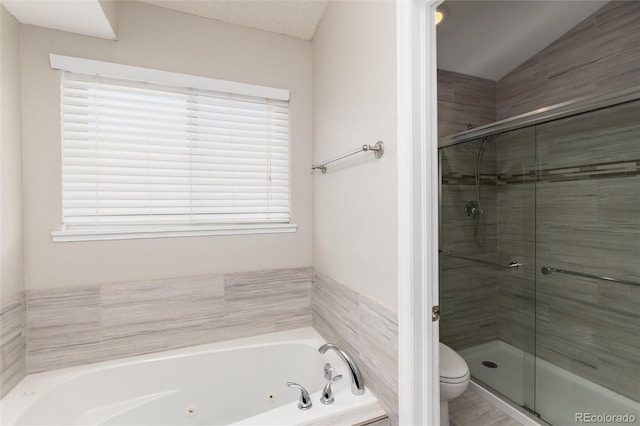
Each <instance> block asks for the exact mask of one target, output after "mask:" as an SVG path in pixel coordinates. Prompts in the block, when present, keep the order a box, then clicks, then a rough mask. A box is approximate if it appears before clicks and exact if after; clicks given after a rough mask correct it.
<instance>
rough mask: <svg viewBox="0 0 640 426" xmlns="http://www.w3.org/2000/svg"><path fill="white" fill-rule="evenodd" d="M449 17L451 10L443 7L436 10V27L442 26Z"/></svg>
mask: <svg viewBox="0 0 640 426" xmlns="http://www.w3.org/2000/svg"><path fill="white" fill-rule="evenodd" d="M448 15H449V9H448V8H447V7H446V6H444V5H442V6H440V7H439V8H437V9H436V25H440V24H442V23H443V22H444V21H445V20H446V19H447V17H448Z"/></svg>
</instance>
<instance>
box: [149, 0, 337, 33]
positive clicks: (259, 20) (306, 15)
mask: <svg viewBox="0 0 640 426" xmlns="http://www.w3.org/2000/svg"><path fill="white" fill-rule="evenodd" d="M139 1H141V2H143V3H149V4H152V5H155V6H160V7H166V8H168V9H173V10H177V11H180V12H185V13H190V14H192V15H198V16H202V17H205V18H211V19H216V20H218V21H223V22H228V23H231V24H237V25H243V26H246V27H252V28H258V29H261V30H265V31H271V32H274V33H278V34H284V35H288V36H292V37H296V38H300V39H302V40H311V38H313V34H314V33H315V31H316V26H317V25H318V22H319V21H320V18H322V14H323V13H324V8H325V6H326V5H327V0H296V1H293V0H257V1H256V0H231V1H230V0H139Z"/></svg>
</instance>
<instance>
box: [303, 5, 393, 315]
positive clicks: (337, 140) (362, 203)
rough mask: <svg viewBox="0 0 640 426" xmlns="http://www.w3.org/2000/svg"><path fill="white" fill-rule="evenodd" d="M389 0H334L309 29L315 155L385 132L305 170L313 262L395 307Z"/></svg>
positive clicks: (330, 153) (334, 151)
mask: <svg viewBox="0 0 640 426" xmlns="http://www.w3.org/2000/svg"><path fill="white" fill-rule="evenodd" d="M395 40H396V35H395V3H394V2H392V1H359V2H352V1H332V2H329V4H328V5H327V8H326V10H325V14H324V17H323V18H322V20H321V21H320V24H319V26H318V29H317V31H316V35H315V37H314V39H313V42H312V46H313V159H314V162H318V161H322V160H325V159H327V158H329V157H332V156H334V155H337V154H341V153H343V152H346V151H349V150H352V149H354V148H356V147H358V146H361V145H363V144H374V143H375V142H376V141H377V140H382V141H384V142H385V147H386V151H385V154H384V156H383V157H382V158H381V159H379V160H377V159H375V158H374V157H373V154H371V153H362V154H358V155H357V156H353V157H350V158H348V159H345V160H342V161H340V162H338V163H335V164H332V165H330V166H329V168H328V171H327V173H326V174H321V173H320V172H319V171H317V172H315V173H314V177H313V206H314V207H313V221H314V226H313V266H314V270H315V271H316V272H320V273H323V274H326V275H328V276H330V277H331V278H333V279H334V280H336V281H338V282H340V283H343V284H345V285H348V286H350V287H352V288H353V289H355V290H357V291H358V292H359V293H362V294H366V295H368V296H370V297H372V298H374V299H377V300H378V301H380V302H382V303H384V304H385V305H387V306H389V307H390V308H392V309H394V310H397V260H396V257H397V241H396V238H397V215H396V209H397V201H396V197H397V188H396V184H397V176H396V175H397V166H396V132H397V124H396V47H395V43H396V41H395Z"/></svg>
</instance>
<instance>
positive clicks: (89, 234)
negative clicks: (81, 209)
mask: <svg viewBox="0 0 640 426" xmlns="http://www.w3.org/2000/svg"><path fill="white" fill-rule="evenodd" d="M297 229H298V225H295V224H292V223H274V224H255V225H217V226H209V227H199V228H184V227H182V228H164V229H144V228H139V229H125V230H123V229H117V230H115V229H114V230H107V229H105V230H93V229H92V230H67V231H53V232H52V233H51V237H52V239H53V242H55V243H64V242H71V241H108V240H131V239H146V238H175V237H205V236H211V235H251V234H279V233H290V232H296V231H297Z"/></svg>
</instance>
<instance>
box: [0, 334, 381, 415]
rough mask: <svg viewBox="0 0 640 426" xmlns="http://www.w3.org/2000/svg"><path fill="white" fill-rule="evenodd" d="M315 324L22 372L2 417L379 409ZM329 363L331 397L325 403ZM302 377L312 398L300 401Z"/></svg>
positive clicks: (4, 402)
mask: <svg viewBox="0 0 640 426" xmlns="http://www.w3.org/2000/svg"><path fill="white" fill-rule="evenodd" d="M323 343H324V341H323V339H322V338H321V337H320V335H319V334H318V333H317V332H316V331H314V330H313V329H312V328H302V329H296V330H290V331H284V332H278V333H272V334H266V335H262V336H256V337H250V338H244V339H237V340H232V341H226V342H219V343H213V344H206V345H200V346H193V347H189V348H182V349H177V350H171V351H166V352H160V353H153V354H147V355H142V356H135V357H130V358H124V359H119V360H114V361H107V362H101V363H96V364H89V365H84V366H79V367H72V368H66V369H61V370H56V371H49V372H44V373H38V374H31V375H28V376H27V377H25V378H24V379H23V380H22V381H21V382H20V383H19V384H18V385H17V386H16V387H15V388H14V389H13V390H11V392H9V393H8V394H7V395H6V396H5V397H4V398H3V400H2V401H1V402H0V413H1V416H2V417H1V418H0V420H1V423H2V424H3V425H27V424H28V425H45V424H46V425H228V424H238V425H305V424H316V423H322V422H323V421H325V422H326V421H327V419H331V418H334V417H338V418H341V417H342V416H344V415H347V414H348V413H352V412H358V411H360V412H362V411H364V412H366V411H367V409H369V408H371V409H372V412H375V411H376V407H378V408H377V409H379V404H378V402H377V399H376V397H375V396H374V395H373V394H372V393H371V392H370V390H369V389H368V388H367V389H366V392H365V394H364V395H361V396H355V395H353V394H352V393H351V381H350V378H349V375H348V372H347V368H346V365H344V363H343V362H342V361H341V360H340V359H339V358H338V357H337V356H336V355H335V354H333V353H332V351H329V353H327V354H325V355H322V354H320V353H319V352H318V350H317V349H318V347H320V345H322V344H323ZM326 362H329V363H331V365H332V366H333V368H334V371H335V373H334V374H343V376H344V379H342V380H340V381H338V382H337V383H334V385H333V386H332V388H333V390H334V397H335V402H334V404H332V405H324V404H322V403H320V395H321V391H322V388H323V386H324V384H325V380H324V377H323V367H324V364H325V363H326ZM288 381H293V382H297V383H300V384H301V385H303V386H305V387H306V389H307V390H308V391H309V393H310V394H311V399H312V402H313V406H312V407H311V408H310V409H309V410H306V411H302V410H300V409H298V407H297V405H298V398H299V395H300V391H298V390H297V389H293V388H288V387H286V385H285V383H286V382H288Z"/></svg>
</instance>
